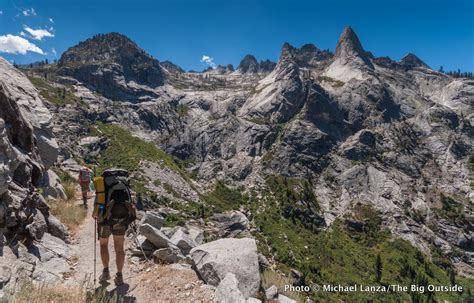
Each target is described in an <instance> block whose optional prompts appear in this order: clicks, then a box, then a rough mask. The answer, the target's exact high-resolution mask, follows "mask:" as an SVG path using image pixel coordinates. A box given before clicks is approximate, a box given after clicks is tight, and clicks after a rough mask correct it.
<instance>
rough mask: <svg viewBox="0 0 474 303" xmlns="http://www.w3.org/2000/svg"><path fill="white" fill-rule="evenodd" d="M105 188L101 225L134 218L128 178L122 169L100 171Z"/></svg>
mask: <svg viewBox="0 0 474 303" xmlns="http://www.w3.org/2000/svg"><path fill="white" fill-rule="evenodd" d="M102 177H103V180H104V188H105V212H104V214H103V218H102V219H103V220H102V222H101V223H102V224H103V225H109V224H115V223H117V221H125V222H126V223H127V224H129V223H131V222H133V221H134V220H135V219H136V211H135V208H134V206H133V202H132V195H131V193H130V178H129V175H128V172H127V171H126V170H124V169H119V168H111V169H107V170H105V171H104V172H103V173H102Z"/></svg>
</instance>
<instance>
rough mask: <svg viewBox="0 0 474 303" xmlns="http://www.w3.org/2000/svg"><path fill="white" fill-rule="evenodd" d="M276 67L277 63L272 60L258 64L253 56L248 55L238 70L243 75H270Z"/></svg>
mask: <svg viewBox="0 0 474 303" xmlns="http://www.w3.org/2000/svg"><path fill="white" fill-rule="evenodd" d="M275 66H276V63H275V62H272V61H270V60H268V59H267V60H265V61H263V60H262V61H260V63H258V61H257V59H256V58H255V57H254V56H253V55H250V54H249V55H246V56H245V57H244V58H243V59H242V61H240V64H239V66H238V67H237V70H238V71H240V72H241V73H242V74H257V73H269V72H271V71H272V70H273V69H274V68H275Z"/></svg>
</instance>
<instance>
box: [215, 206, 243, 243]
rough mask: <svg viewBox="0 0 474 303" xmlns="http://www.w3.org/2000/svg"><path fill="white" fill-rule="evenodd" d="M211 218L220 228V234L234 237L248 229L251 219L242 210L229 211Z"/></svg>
mask: <svg viewBox="0 0 474 303" xmlns="http://www.w3.org/2000/svg"><path fill="white" fill-rule="evenodd" d="M210 220H211V221H212V222H213V223H214V225H215V226H216V227H217V228H218V229H219V236H220V237H224V238H234V237H236V236H237V235H238V234H240V233H241V232H243V231H245V230H247V228H248V225H249V220H248V219H247V217H246V216H245V215H244V214H243V213H241V212H240V211H228V212H224V213H221V214H215V215H213V216H212V217H211V218H210Z"/></svg>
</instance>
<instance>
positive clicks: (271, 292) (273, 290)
mask: <svg viewBox="0 0 474 303" xmlns="http://www.w3.org/2000/svg"><path fill="white" fill-rule="evenodd" d="M277 296H278V287H276V286H275V285H272V286H270V287H269V288H267V290H265V297H266V298H267V300H272V299H274V298H276V297H277Z"/></svg>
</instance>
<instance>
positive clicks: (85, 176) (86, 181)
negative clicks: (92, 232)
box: [79, 166, 92, 208]
mask: <svg viewBox="0 0 474 303" xmlns="http://www.w3.org/2000/svg"><path fill="white" fill-rule="evenodd" d="M91 180H92V173H91V171H90V169H89V168H87V167H85V166H83V167H81V170H80V171H79V185H81V191H82V203H83V205H84V208H87V196H88V194H89V190H90V186H91Z"/></svg>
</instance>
